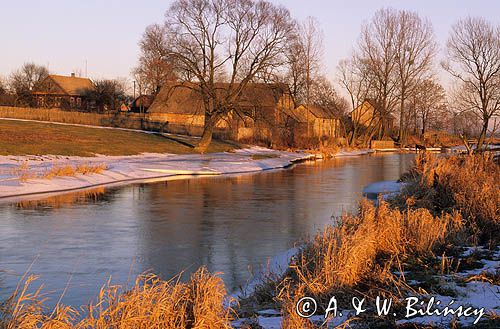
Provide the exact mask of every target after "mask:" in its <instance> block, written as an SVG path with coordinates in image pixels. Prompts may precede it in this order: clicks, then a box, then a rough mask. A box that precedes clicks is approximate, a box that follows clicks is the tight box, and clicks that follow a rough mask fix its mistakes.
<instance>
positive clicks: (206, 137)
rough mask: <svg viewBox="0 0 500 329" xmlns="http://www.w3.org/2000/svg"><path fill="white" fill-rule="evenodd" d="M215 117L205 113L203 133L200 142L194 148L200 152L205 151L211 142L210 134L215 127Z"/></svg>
mask: <svg viewBox="0 0 500 329" xmlns="http://www.w3.org/2000/svg"><path fill="white" fill-rule="evenodd" d="M215 122H216V120H215V118H214V117H213V116H212V115H210V114H206V113H205V123H204V127H203V134H202V135H201V139H200V142H199V143H198V145H197V146H196V148H195V150H196V151H198V152H200V153H205V152H206V151H207V149H208V147H209V146H210V143H211V142H212V135H213V132H214V128H215Z"/></svg>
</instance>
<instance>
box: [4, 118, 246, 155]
mask: <svg viewBox="0 0 500 329" xmlns="http://www.w3.org/2000/svg"><path fill="white" fill-rule="evenodd" d="M195 145H196V139H195V138H193V137H187V136H186V137H182V138H176V137H171V138H168V137H164V136H160V135H152V134H145V133H141V132H134V131H124V130H116V129H101V128H91V127H78V126H65V125H57V124H49V123H39V122H24V121H8V120H0V155H42V154H53V155H68V156H70V155H76V156H94V155H96V154H102V155H136V154H140V153H175V154H186V153H195V150H194V146H195ZM234 148H237V145H236V144H234V143H230V142H225V141H219V140H214V141H213V142H212V145H211V146H210V147H209V149H208V152H222V151H228V150H231V149H234Z"/></svg>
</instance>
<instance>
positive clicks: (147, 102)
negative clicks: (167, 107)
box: [132, 95, 155, 107]
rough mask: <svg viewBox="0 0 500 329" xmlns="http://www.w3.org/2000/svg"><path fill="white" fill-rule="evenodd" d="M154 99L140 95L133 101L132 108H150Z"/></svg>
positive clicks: (152, 96) (153, 97)
mask: <svg viewBox="0 0 500 329" xmlns="http://www.w3.org/2000/svg"><path fill="white" fill-rule="evenodd" d="M154 99H155V95H140V96H138V97H137V98H136V99H134V100H133V102H132V106H133V107H140V106H143V107H150V106H151V104H152V103H153V101H154Z"/></svg>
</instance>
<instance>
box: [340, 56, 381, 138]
mask: <svg viewBox="0 0 500 329" xmlns="http://www.w3.org/2000/svg"><path fill="white" fill-rule="evenodd" d="M338 72H339V75H338V80H339V83H340V85H341V86H342V87H343V88H344V89H345V90H346V92H347V94H348V95H349V102H350V105H351V106H350V107H351V108H350V112H351V117H352V118H351V119H352V120H351V122H352V131H351V134H350V136H349V140H348V143H349V145H353V144H354V142H355V141H356V140H357V139H358V134H359V131H360V121H361V117H363V116H364V115H365V114H366V113H363V109H362V108H361V105H362V104H363V102H365V101H366V100H367V99H369V98H371V97H372V96H373V95H370V92H372V91H373V88H372V84H371V83H372V82H371V79H370V78H371V77H370V76H369V74H368V72H366V71H365V66H363V65H359V63H357V62H356V57H353V59H349V60H342V61H340V63H339V66H338ZM356 109H359V110H358V111H355V110H356Z"/></svg>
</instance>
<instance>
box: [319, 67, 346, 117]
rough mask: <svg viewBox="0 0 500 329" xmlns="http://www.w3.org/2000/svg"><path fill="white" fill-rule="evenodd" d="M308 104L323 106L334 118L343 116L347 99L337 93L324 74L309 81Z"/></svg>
mask: <svg viewBox="0 0 500 329" xmlns="http://www.w3.org/2000/svg"><path fill="white" fill-rule="evenodd" d="M310 104H311V105H315V106H319V107H321V108H323V109H324V110H326V111H328V112H329V113H330V114H332V115H333V116H335V117H336V118H341V117H342V116H344V115H345V113H346V111H347V109H348V108H349V104H348V102H347V100H345V99H344V98H342V97H341V96H340V95H339V94H338V93H337V91H336V90H335V88H334V87H333V84H332V83H331V82H330V81H329V80H328V79H327V78H326V77H324V76H319V77H316V78H315V79H314V80H313V81H312V82H311V92H310Z"/></svg>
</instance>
